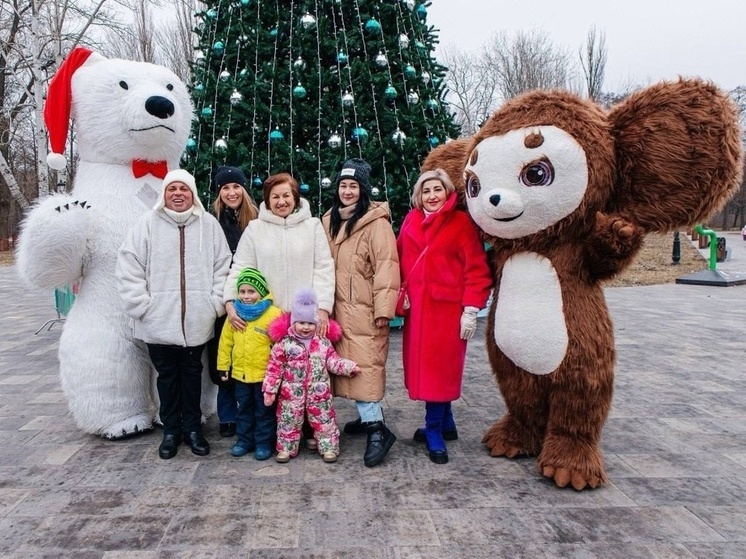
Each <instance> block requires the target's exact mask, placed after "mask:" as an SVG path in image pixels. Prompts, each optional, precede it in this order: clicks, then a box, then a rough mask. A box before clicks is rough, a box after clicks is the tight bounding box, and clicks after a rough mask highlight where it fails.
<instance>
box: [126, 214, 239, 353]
mask: <svg viewBox="0 0 746 559" xmlns="http://www.w3.org/2000/svg"><path fill="white" fill-rule="evenodd" d="M200 220H201V223H200ZM200 237H201V238H200ZM230 262H231V251H230V249H229V248H228V243H227V241H226V240H225V235H224V234H223V230H222V228H221V227H220V224H219V223H218V221H217V220H216V219H215V218H214V217H213V216H211V215H210V214H208V213H204V212H196V211H195V213H194V214H192V215H191V216H190V217H189V219H187V221H186V222H185V223H184V224H183V225H179V224H177V223H176V222H175V221H174V220H173V219H171V218H170V217H169V216H168V215H167V214H166V213H165V212H163V211H161V210H154V211H151V212H148V213H147V214H145V215H144V216H142V218H140V220H139V221H137V222H136V223H135V225H134V226H133V228H132V229H131V230H130V231H129V234H128V235H127V238H126V240H125V241H124V243H123V244H122V246H121V247H120V249H119V253H118V256H117V265H116V272H115V273H116V278H117V284H118V289H119V295H120V297H121V299H122V302H123V304H124V310H125V312H126V313H127V314H128V315H129V316H130V317H132V318H133V319H134V324H133V329H134V332H133V336H134V337H135V338H137V339H139V340H142V341H144V342H146V343H150V344H163V345H175V346H182V347H194V346H198V345H201V344H204V343H206V342H207V341H208V340H209V339H210V338H212V336H213V333H214V330H213V328H214V326H215V319H216V318H217V317H218V316H220V315H222V314H224V312H225V308H224V306H223V286H224V285H225V278H226V277H227V275H228V270H229V267H230Z"/></svg>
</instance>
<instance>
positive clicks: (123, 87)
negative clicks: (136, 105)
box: [119, 80, 130, 89]
mask: <svg viewBox="0 0 746 559" xmlns="http://www.w3.org/2000/svg"><path fill="white" fill-rule="evenodd" d="M119 87H121V88H122V89H129V88H130V86H128V85H127V82H126V81H124V80H122V81H121V82H119Z"/></svg>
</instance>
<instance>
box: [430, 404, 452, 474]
mask: <svg viewBox="0 0 746 559" xmlns="http://www.w3.org/2000/svg"><path fill="white" fill-rule="evenodd" d="M446 406H447V404H444V403H441V402H425V443H426V444H427V450H428V452H429V454H430V461H431V462H434V463H436V464H446V463H447V462H448V449H447V448H446V442H445V440H443V415H444V413H445V410H446Z"/></svg>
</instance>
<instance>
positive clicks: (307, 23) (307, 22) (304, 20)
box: [300, 12, 316, 30]
mask: <svg viewBox="0 0 746 559" xmlns="http://www.w3.org/2000/svg"><path fill="white" fill-rule="evenodd" d="M300 24H301V25H302V26H303V29H306V30H311V29H313V28H314V27H316V18H315V17H313V16H312V15H311V14H309V13H308V12H306V13H305V15H303V17H301V18H300Z"/></svg>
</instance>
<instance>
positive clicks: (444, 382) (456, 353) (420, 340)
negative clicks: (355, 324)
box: [396, 169, 492, 464]
mask: <svg viewBox="0 0 746 559" xmlns="http://www.w3.org/2000/svg"><path fill="white" fill-rule="evenodd" d="M456 202H457V195H456V193H455V188H454V187H453V183H452V182H451V180H450V179H449V178H448V175H447V174H446V173H445V171H443V170H442V169H435V170H434V171H426V172H425V173H423V174H422V175H421V176H420V178H419V179H418V180H417V183H416V184H415V185H414V190H413V192H412V204H413V205H414V208H413V209H412V210H411V211H410V212H409V213H408V214H407V217H406V218H405V219H404V223H403V224H402V227H401V231H400V232H399V238H398V239H397V242H396V244H397V248H398V251H399V262H400V266H401V274H402V282H404V281H406V282H407V284H408V285H407V293H408V295H409V301H410V310H409V314H408V315H407V318H406V320H405V321H404V345H403V356H404V384H405V386H406V387H407V390H408V391H409V397H410V398H411V399H412V400H424V401H425V428H424V429H417V431H416V432H415V435H414V439H415V440H416V441H419V442H423V441H424V442H426V443H427V449H428V452H429V453H430V460H432V461H433V462H435V463H436V464H445V463H446V462H448V450H447V449H446V444H445V441H446V440H454V439H456V438H458V432H457V431H456V424H455V422H454V420H453V414H452V412H451V402H452V401H453V400H456V399H457V398H459V397H460V396H461V379H462V378H463V374H464V360H465V357H466V341H467V340H469V339H470V338H471V337H472V336H473V335H474V332H475V330H476V327H477V312H478V311H479V309H481V308H483V307H484V306H485V304H486V302H487V298H488V296H489V292H490V287H491V284H492V278H491V275H490V270H489V267H488V266H487V258H486V255H485V252H484V249H483V245H482V242H481V240H480V239H479V234H478V233H477V229H476V226H475V225H474V223H473V222H472V220H471V218H470V217H469V216H468V215H467V214H466V212H464V211H462V210H459V209H457V208H456ZM423 251H426V252H425V253H424V254H423V255H422V257H421V258H419V257H420V254H422V253H423ZM418 258H419V260H418Z"/></svg>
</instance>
